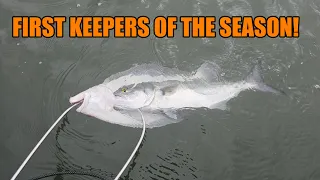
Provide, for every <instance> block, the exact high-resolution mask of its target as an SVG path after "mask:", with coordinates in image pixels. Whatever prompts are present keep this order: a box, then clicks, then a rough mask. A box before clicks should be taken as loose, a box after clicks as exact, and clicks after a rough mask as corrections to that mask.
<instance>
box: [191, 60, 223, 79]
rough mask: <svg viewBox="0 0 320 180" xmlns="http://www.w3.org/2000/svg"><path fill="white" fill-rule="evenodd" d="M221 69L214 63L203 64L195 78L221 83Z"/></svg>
mask: <svg viewBox="0 0 320 180" xmlns="http://www.w3.org/2000/svg"><path fill="white" fill-rule="evenodd" d="M219 71H220V67H219V66H218V65H217V64H215V63H213V62H205V63H203V64H202V65H201V66H200V67H199V68H198V69H197V71H196V73H195V75H194V77H196V78H199V79H203V80H205V81H207V82H216V81H219V79H220V75H219Z"/></svg>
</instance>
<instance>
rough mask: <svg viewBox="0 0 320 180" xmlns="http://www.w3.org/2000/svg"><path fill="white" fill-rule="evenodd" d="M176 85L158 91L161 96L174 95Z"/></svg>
mask: <svg viewBox="0 0 320 180" xmlns="http://www.w3.org/2000/svg"><path fill="white" fill-rule="evenodd" d="M177 88H178V85H170V86H166V87H163V88H161V89H160V91H161V92H162V95H163V96H167V95H171V94H174V93H175V92H176V91H177Z"/></svg>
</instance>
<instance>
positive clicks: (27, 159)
mask: <svg viewBox="0 0 320 180" xmlns="http://www.w3.org/2000/svg"><path fill="white" fill-rule="evenodd" d="M78 104H79V103H76V104H74V105H72V106H71V107H69V108H68V109H67V110H65V111H64V112H63V113H62V114H61V116H60V117H59V118H58V119H57V120H56V122H55V123H54V124H53V125H52V126H51V127H50V129H49V130H48V131H47V132H46V134H45V135H44V136H43V137H42V138H41V140H40V141H39V142H38V144H37V145H36V146H35V147H34V148H33V150H32V151H31V153H30V154H29V155H28V157H27V158H26V159H25V160H24V161H23V163H22V164H21V166H20V167H19V169H18V170H17V171H16V173H15V174H14V175H13V176H12V178H11V180H15V179H16V178H17V176H18V175H19V174H20V172H21V171H22V169H23V168H24V166H25V165H26V164H27V162H28V161H29V159H30V158H31V157H32V155H33V154H34V153H35V152H36V150H37V149H38V148H39V146H40V145H41V144H42V142H43V141H44V140H45V139H46V137H47V136H48V134H49V133H50V132H51V131H52V129H53V128H54V127H55V126H56V125H57V124H58V122H59V121H60V120H61V119H62V118H63V117H64V115H66V114H67V113H68V112H69V111H70V110H71V109H72V108H73V107H74V106H76V105H78Z"/></svg>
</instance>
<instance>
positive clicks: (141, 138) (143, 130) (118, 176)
mask: <svg viewBox="0 0 320 180" xmlns="http://www.w3.org/2000/svg"><path fill="white" fill-rule="evenodd" d="M138 111H139V112H140V114H141V119H142V122H143V129H142V134H141V137H140V140H139V141H138V144H137V145H136V147H135V149H134V150H133V152H132V154H131V156H130V157H129V159H128V160H127V162H126V164H125V165H124V166H123V167H122V169H121V171H120V172H119V174H118V175H117V177H116V178H115V179H114V180H118V179H119V178H120V176H121V174H122V173H123V171H124V170H125V169H126V168H127V166H128V165H129V163H130V161H131V160H132V158H133V156H134V155H135V154H136V152H137V150H138V148H139V146H140V144H141V142H142V140H143V137H144V133H145V132H146V122H145V120H144V117H143V114H142V112H141V111H140V109H138Z"/></svg>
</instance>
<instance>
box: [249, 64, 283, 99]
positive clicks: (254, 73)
mask: <svg viewBox="0 0 320 180" xmlns="http://www.w3.org/2000/svg"><path fill="white" fill-rule="evenodd" d="M260 72H261V68H260V64H258V65H255V66H254V67H253V68H252V70H251V73H250V74H249V75H248V76H247V78H246V82H249V83H253V84H255V85H256V86H255V87H254V88H255V89H257V90H260V91H263V92H271V93H275V94H278V95H281V94H282V95H285V92H283V91H281V90H277V89H275V88H273V87H271V86H270V85H267V84H266V83H265V82H264V80H263V78H262V77H261V74H260Z"/></svg>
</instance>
